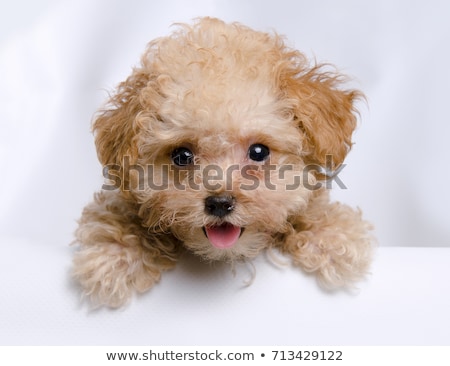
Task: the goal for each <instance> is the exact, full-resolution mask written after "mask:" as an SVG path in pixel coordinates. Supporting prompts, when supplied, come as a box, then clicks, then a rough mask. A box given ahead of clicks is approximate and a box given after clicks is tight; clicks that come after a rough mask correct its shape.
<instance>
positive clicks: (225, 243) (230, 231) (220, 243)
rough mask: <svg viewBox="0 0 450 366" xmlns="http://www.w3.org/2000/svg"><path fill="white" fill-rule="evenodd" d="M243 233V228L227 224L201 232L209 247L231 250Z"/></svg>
mask: <svg viewBox="0 0 450 366" xmlns="http://www.w3.org/2000/svg"><path fill="white" fill-rule="evenodd" d="M243 231H244V229H243V228H241V227H239V226H234V225H232V224H230V223H228V222H226V223H223V224H221V225H212V226H206V227H204V228H203V232H204V233H205V235H206V237H207V238H208V240H209V242H210V243H211V245H212V246H214V247H216V248H218V249H226V248H231V247H232V246H233V245H234V244H236V242H237V241H238V239H239V238H240V236H241V235H242V232H243Z"/></svg>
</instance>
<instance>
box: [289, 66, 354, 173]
mask: <svg viewBox="0 0 450 366" xmlns="http://www.w3.org/2000/svg"><path fill="white" fill-rule="evenodd" d="M324 66H325V65H316V66H314V67H312V68H310V69H309V70H307V71H304V69H303V70H301V69H300V70H295V71H292V70H291V71H290V72H289V73H287V74H285V75H284V80H282V81H281V85H283V87H284V90H285V92H286V93H287V96H288V98H291V99H293V100H294V118H295V119H296V120H297V122H298V124H299V127H300V129H301V130H302V131H304V133H305V135H306V136H305V137H306V139H305V141H304V146H303V149H304V151H305V153H306V156H305V159H306V161H307V163H310V164H317V165H319V166H322V167H325V166H326V167H327V168H332V169H335V168H337V167H338V166H339V165H340V164H342V162H343V160H344V159H345V157H346V155H347V153H348V152H349V150H350V148H351V146H352V141H351V137H352V133H353V131H354V129H355V128H356V115H355V113H356V112H357V111H356V109H355V107H354V102H355V100H356V99H357V98H360V97H362V94H361V93H360V92H359V91H357V90H348V91H343V90H339V89H338V88H339V86H340V84H341V83H342V77H341V76H340V75H337V74H334V73H332V72H327V71H324V70H323V68H324ZM302 68H303V65H302ZM327 155H328V156H331V157H332V162H333V165H332V166H330V165H329V164H330V162H329V160H327Z"/></svg>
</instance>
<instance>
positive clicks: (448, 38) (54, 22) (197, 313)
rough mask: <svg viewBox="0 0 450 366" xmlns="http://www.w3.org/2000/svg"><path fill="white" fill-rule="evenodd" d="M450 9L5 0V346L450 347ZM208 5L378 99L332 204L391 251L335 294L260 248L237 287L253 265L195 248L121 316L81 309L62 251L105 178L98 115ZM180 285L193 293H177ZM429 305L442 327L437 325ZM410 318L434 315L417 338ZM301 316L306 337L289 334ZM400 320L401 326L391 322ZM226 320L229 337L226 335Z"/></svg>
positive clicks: (0, 158) (243, 1) (0, 157)
mask: <svg viewBox="0 0 450 366" xmlns="http://www.w3.org/2000/svg"><path fill="white" fill-rule="evenodd" d="M449 4H450V3H448V2H447V1H444V0H443V1H436V0H435V1H392V0H386V1H377V2H364V1H357V0H353V1H351V0H347V1H332V0H329V1H323V0H320V1H288V0H277V1H263V0H255V1H249V0H231V1H225V0H221V1H219V0H217V1H212V0H211V1H207V0H203V1H200V0H196V1H192V0H191V1H181V0H180V1H173V0H172V1H136V0H130V1H106V0H105V1H56V0H55V1H51V0H50V1H34V2H31V1H24V0H23V1H14V2H10V3H6V2H3V3H2V5H1V11H0V103H1V108H0V164H1V165H0V166H1V179H0V245H1V253H2V256H1V258H0V275H1V277H0V281H1V282H0V286H1V288H0V290H1V293H2V302H1V303H0V310H1V313H0V341H2V342H3V343H8V344H10V343H20V342H21V341H22V342H25V343H28V344H33V343H36V344H45V343H50V344H53V343H58V344H71V343H76V344H89V342H91V343H93V344H108V342H110V343H116V344H133V342H136V337H135V336H133V334H135V335H136V334H137V335H139V336H142V334H147V338H144V339H142V338H140V341H139V342H137V343H139V344H148V343H152V342H153V343H158V341H161V343H165V344H170V341H171V340H173V341H174V342H175V343H177V344H192V343H193V342H194V343H195V342H198V343H204V344H207V343H208V344H214V341H217V342H222V343H223V344H246V343H245V341H246V340H247V341H248V344H258V341H260V343H259V344H261V342H262V341H263V340H266V341H267V343H266V344H274V343H276V342H277V340H279V342H280V344H282V343H283V342H284V343H285V344H287V343H290V344H295V343H298V342H304V343H314V342H316V343H321V341H323V342H324V343H328V344H333V343H339V342H340V341H342V342H343V343H347V344H349V343H363V344H367V343H371V342H372V343H378V344H386V343H388V344H407V343H408V341H409V343H410V344H411V343H416V344H421V343H423V342H425V343H427V342H428V343H431V344H433V342H434V343H446V342H447V343H450V341H449V340H450V336H449V334H448V332H445V331H444V329H445V325H446V324H447V328H448V327H449V326H448V323H449V320H448V315H447V310H445V309H447V306H448V305H449V301H450V300H449V295H448V292H449V291H448V290H449V285H448V280H445V278H449V277H450V273H449V267H450V266H448V265H447V263H448V261H449V258H450V255H449V251H448V249H442V248H441V249H431V248H430V247H446V248H448V247H450V225H449V223H450V222H449V221H450V219H449V215H448V207H449V206H450V194H449V191H448V190H447V186H448V183H449V180H450V170H449V163H448V161H449V158H450V144H449V142H448V139H449V137H450V123H449V122H450V121H449V119H450V117H449V102H450V92H449V88H448V86H449V85H450V71H449V65H450V46H449V45H450V21H449V16H450V5H449ZM201 15H209V16H217V17H220V18H223V19H224V20H226V21H240V22H243V23H245V24H247V25H249V26H251V27H253V28H256V29H258V30H263V31H272V30H276V31H277V32H278V33H280V34H284V35H286V36H287V39H288V42H289V44H290V45H292V46H294V47H296V48H298V49H300V50H302V51H303V52H304V53H306V54H307V55H308V56H310V57H311V58H316V59H317V60H318V61H319V62H331V63H333V64H335V65H336V66H337V67H338V68H339V69H340V70H341V71H342V72H344V73H346V74H348V75H350V76H352V77H353V79H354V82H353V86H355V87H357V88H359V89H361V90H362V91H363V92H364V93H365V94H366V97H367V105H365V104H361V105H360V111H361V124H360V126H359V128H358V130H357V132H356V134H355V142H356V144H355V145H354V148H353V150H352V152H351V153H350V155H349V157H348V159H347V161H346V164H347V165H346V167H345V168H344V170H343V171H342V173H341V175H340V179H341V180H342V181H343V182H344V183H345V185H346V186H347V188H348V189H346V190H342V189H339V188H337V189H335V190H334V191H333V195H334V197H335V198H336V199H339V200H341V201H344V202H347V203H349V204H351V205H353V206H359V207H361V208H362V210H363V212H364V214H365V217H366V218H367V219H369V220H370V221H372V222H373V223H374V225H375V227H376V236H377V237H378V241H379V245H380V249H379V253H380V254H379V255H378V257H377V261H376V262H375V264H374V269H373V272H374V276H373V282H370V280H369V283H368V284H366V285H365V286H366V287H364V286H363V290H362V294H361V295H360V296H359V297H356V298H353V297H346V296H347V295H342V294H341V295H337V297H335V296H329V295H327V294H324V293H322V292H320V291H319V290H317V289H316V286H315V284H314V283H313V282H311V281H310V279H309V278H304V274H301V273H300V272H298V271H295V270H291V269H284V270H282V271H281V272H280V270H279V269H274V267H273V266H271V265H270V264H268V263H266V261H265V260H264V259H259V261H260V263H259V264H258V265H259V267H258V268H257V277H256V279H255V283H254V284H253V285H252V286H251V287H250V288H248V289H245V290H242V289H240V287H241V284H242V279H240V277H239V276H243V277H244V279H245V277H246V271H245V269H244V270H243V272H242V271H241V272H240V274H238V276H237V277H236V278H233V277H232V276H231V274H230V273H229V271H228V269H225V268H222V267H220V266H219V267H220V268H218V269H217V268H216V269H211V268H209V267H206V266H205V265H204V264H199V263H198V262H197V261H196V259H195V258H187V259H185V261H184V263H181V264H180V266H179V268H177V270H176V271H174V272H171V273H169V274H167V276H166V278H167V279H163V281H162V282H161V284H160V285H159V286H157V288H156V289H155V290H154V291H152V292H151V293H150V294H148V295H147V296H143V297H142V298H140V299H139V300H137V301H135V303H134V305H131V307H130V308H128V309H127V310H124V311H119V312H109V311H105V310H101V311H99V312H95V313H90V312H88V311H87V308H86V307H85V305H83V306H84V307H83V306H81V307H79V306H78V298H77V296H78V294H77V292H76V289H75V288H73V285H72V284H71V283H70V280H69V275H68V272H69V268H70V258H71V249H70V248H69V247H68V245H69V243H70V242H71V241H72V238H73V231H74V229H75V227H76V219H77V218H78V217H79V215H80V212H81V210H82V208H83V206H84V205H85V204H86V203H87V202H89V201H90V199H91V197H92V193H93V192H94V191H95V190H98V189H99V188H100V186H101V184H102V177H101V167H100V165H99V163H98V161H97V158H96V153H95V148H94V143H93V137H92V135H91V133H90V123H91V118H92V115H93V113H94V112H95V110H96V109H97V108H98V107H99V106H100V105H101V104H102V103H103V102H104V101H105V98H106V96H107V91H110V90H112V89H113V88H114V86H115V85H116V84H117V83H118V82H120V81H122V80H123V79H124V78H125V77H126V76H127V75H128V74H129V73H130V71H131V67H132V66H133V65H136V64H137V62H138V60H139V57H140V54H141V53H142V51H143V50H144V48H145V45H146V44H147V42H148V41H150V40H151V39H153V38H155V37H159V36H164V35H167V34H168V33H169V32H170V25H171V24H172V23H174V22H189V21H190V20H191V19H192V18H194V17H197V16H201ZM387 247H402V248H387ZM411 247H423V248H429V249H419V248H416V249H412V248H411ZM257 262H258V261H257ZM413 264H414V265H413ZM401 275H402V276H403V277H402V278H400V277H399V276H401ZM205 276H206V277H207V278H205ZM265 276H266V277H267V278H266V277H265ZM377 276H378V277H377ZM395 276H397V277H395ZM178 281H181V283H182V284H183V286H186V287H184V288H183V289H180V284H179V282H178ZM278 281H282V285H281V284H280V283H279V282H278ZM302 281H303V282H305V283H303V282H302ZM302 286H305V288H303V287H302ZM405 286H406V288H405ZM409 286H410V287H409ZM430 286H431V287H430ZM294 288H298V291H299V292H298V293H296V292H295V290H294ZM399 288H400V289H401V290H399ZM430 288H431V289H434V290H435V291H432V290H430ZM238 289H239V290H238ZM364 289H366V292H364ZM408 289H409V290H408ZM414 289H415V290H414ZM445 289H446V291H442V290H445ZM173 291H175V293H176V295H174V294H173ZM183 291H184V292H183ZM302 291H305V296H303V294H302ZM404 291H406V293H404ZM408 291H409V292H408ZM427 291H431V293H429V294H428V293H427ZM170 294H172V295H170ZM225 294H227V296H225ZM402 294H403V295H404V296H403V295H402ZM208 295H211V297H209V296H208ZM180 296H181V297H180ZM378 296H379V297H380V299H378ZM372 297H373V298H372ZM283 299H285V301H286V302H284V300H283ZM389 299H394V300H396V301H397V302H392V303H391V302H390V301H389ZM419 299H422V300H421V301H420V300H419ZM167 301H171V303H170V304H167ZM377 301H379V303H377ZM412 301H415V302H416V303H415V304H411V302H412ZM417 301H419V303H417ZM430 301H433V306H428V305H430V304H431V303H430ZM391 306H392V308H391ZM411 306H412V307H413V308H411ZM414 307H417V309H416V308H414ZM147 308H148V309H147ZM155 308H156V309H159V311H160V312H159V313H155V312H153V311H152V310H151V309H155ZM208 308H209V309H214V310H211V311H212V312H211V313H208V312H207V311H205V309H208ZM258 309H260V310H261V313H258V312H257V311H258ZM297 309H298V311H297ZM364 309H367V312H368V313H365V312H364ZM380 309H384V310H380ZM420 309H422V310H423V311H422V313H423V312H425V315H424V314H421V312H420ZM402 310H403V311H402ZM216 311H217V312H216ZM380 311H381V312H382V314H380ZM391 312H392V313H391ZM369 313H370V314H369ZM307 314H312V315H311V316H310V317H309V316H308V315H307ZM339 314H343V317H339V316H338V315H339ZM256 316H257V317H259V318H258V320H257V319H256V318H254V317H256ZM372 316H374V317H372ZM424 316H425V317H424ZM430 316H431V317H432V318H433V317H434V319H435V320H436V321H437V319H438V318H440V319H441V322H440V323H439V324H441V325H440V326H438V325H436V324H437V323H433V324H429V323H428V322H427V321H426V319H427V317H430ZM345 317H348V318H345ZM333 319H334V320H333ZM413 319H414V321H415V322H416V323H414V324H416V325H417V324H418V326H419V327H422V328H418V329H416V330H417V331H416V332H414V331H413V330H412V328H411V327H414V326H413V325H412V324H411V323H410V322H413ZM442 319H443V320H442ZM203 321H205V323H203ZM233 321H236V324H235V325H234V324H233ZM280 321H282V322H284V323H283V324H284V325H285V326H286V328H283V326H282V325H283V324H282V323H280ZM289 322H292V324H295V326H296V327H297V326H298V327H299V329H303V331H301V332H295V329H291V328H290V327H289V326H288V325H287V324H289ZM366 322H371V323H370V324H367V323H366ZM395 322H399V325H398V328H395V329H398V331H397V332H396V331H393V330H392V329H384V331H383V327H388V326H389V324H392V323H395ZM445 322H447V323H445ZM214 323H216V324H217V325H221V326H222V328H223V329H225V330H227V332H232V330H234V332H235V334H228V333H227V334H222V333H221V332H220V330H214V328H211V327H212V325H211V324H214ZM202 324H203V325H202ZM119 325H120V326H119ZM243 326H244V327H247V328H246V329H245V330H243V329H242V327H243ZM370 326H372V327H374V328H373V331H372V330H368V328H370ZM80 327H85V328H83V329H81V328H80ZM147 327H148V333H146V329H147ZM344 328H345V329H347V330H345V329H344ZM100 329H104V330H105V331H104V332H102V331H101V330H100ZM155 329H156V330H157V331H156V334H155ZM333 329H334V330H333ZM275 330H276V331H277V332H278V333H276V334H275V333H274V332H275ZM322 330H324V331H323V332H322ZM264 331H265V332H267V334H266V333H265V332H264ZM126 334H129V337H128V336H127V338H124V337H125V335H126ZM208 334H209V335H208ZM211 334H213V335H214V336H211ZM300 334H301V335H300ZM425 335H426V337H425ZM296 336H298V338H297V337H296ZM227 342H228V343H227Z"/></svg>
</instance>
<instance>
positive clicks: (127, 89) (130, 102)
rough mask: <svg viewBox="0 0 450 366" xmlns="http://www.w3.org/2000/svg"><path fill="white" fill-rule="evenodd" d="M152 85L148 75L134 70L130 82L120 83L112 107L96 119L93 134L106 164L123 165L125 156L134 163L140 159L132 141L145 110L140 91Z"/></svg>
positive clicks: (100, 156)
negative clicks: (137, 158)
mask: <svg viewBox="0 0 450 366" xmlns="http://www.w3.org/2000/svg"><path fill="white" fill-rule="evenodd" d="M148 82H149V74H148V73H147V72H144V71H143V70H134V72H133V74H132V75H131V76H130V77H129V78H128V79H127V80H126V81H124V82H122V83H121V84H119V86H118V88H117V92H116V93H115V94H114V95H113V96H112V97H111V98H110V100H109V103H108V106H107V107H106V108H105V109H104V110H102V111H101V112H100V114H99V115H98V116H97V117H96V119H95V121H94V123H93V131H94V133H95V144H96V147H97V154H98V158H99V160H100V162H101V163H102V164H103V165H108V164H118V165H119V166H120V165H121V164H122V159H123V157H124V156H125V155H128V156H129V157H130V158H131V161H134V159H135V158H136V157H137V146H136V144H133V143H132V141H133V137H134V136H135V135H136V132H137V129H138V125H137V123H136V117H137V116H138V114H139V113H140V112H141V111H142V110H143V103H142V101H141V93H140V91H141V90H142V89H143V88H145V87H146V85H147V83H148Z"/></svg>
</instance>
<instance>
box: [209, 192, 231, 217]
mask: <svg viewBox="0 0 450 366" xmlns="http://www.w3.org/2000/svg"><path fill="white" fill-rule="evenodd" d="M234 204H235V201H234V198H233V197H231V196H209V197H207V198H206V200H205V211H206V213H208V214H210V215H213V216H217V217H220V218H222V217H224V216H226V215H228V214H230V213H231V212H232V211H233V210H234Z"/></svg>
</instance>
